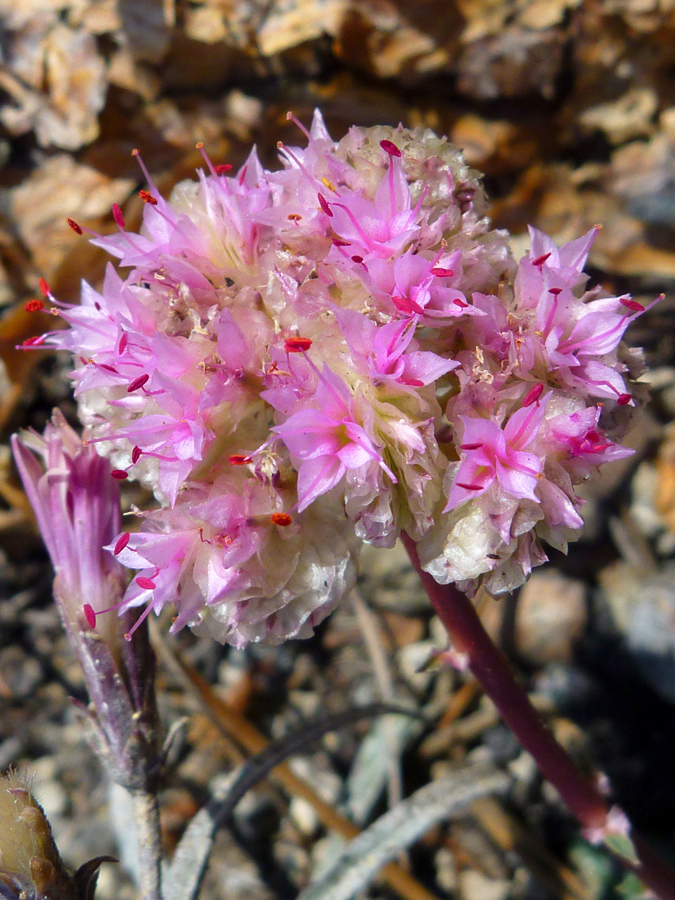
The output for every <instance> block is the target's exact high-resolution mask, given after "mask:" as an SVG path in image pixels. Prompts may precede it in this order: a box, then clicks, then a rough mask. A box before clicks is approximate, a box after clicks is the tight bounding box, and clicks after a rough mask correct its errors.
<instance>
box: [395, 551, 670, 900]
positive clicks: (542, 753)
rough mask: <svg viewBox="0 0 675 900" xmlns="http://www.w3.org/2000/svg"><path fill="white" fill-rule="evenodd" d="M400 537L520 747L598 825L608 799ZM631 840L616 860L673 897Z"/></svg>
mask: <svg viewBox="0 0 675 900" xmlns="http://www.w3.org/2000/svg"><path fill="white" fill-rule="evenodd" d="M402 540H403V543H404V545H405V548H406V550H407V551H408V555H409V556H410V559H411V562H412V564H413V566H414V567H415V569H416V570H417V572H418V573H419V576H420V578H421V579H422V584H423V585H424V589H425V590H426V592H427V594H428V595H429V599H430V600H431V603H432V605H433V607H434V610H435V611H436V614H437V615H438V617H439V619H440V620H441V622H442V623H443V625H444V627H445V629H446V631H447V632H448V635H449V637H450V641H451V643H452V646H453V648H454V649H455V650H456V651H457V652H459V653H465V654H466V655H467V657H468V661H469V667H470V669H471V671H472V672H473V674H474V675H475V676H476V678H477V679H478V681H479V682H480V683H481V685H482V686H483V689H484V691H485V693H486V694H487V695H488V696H489V697H490V699H491V700H492V701H493V702H494V704H495V706H496V707H497V709H498V710H499V712H500V713H501V715H502V718H503V719H504V721H505V722H506V724H507V725H508V726H509V728H510V729H511V731H512V732H513V733H514V734H515V736H516V737H517V738H518V740H519V741H520V743H521V744H522V746H523V747H524V748H525V750H527V751H528V752H529V753H530V754H531V755H532V756H533V757H534V759H535V760H536V762H537V765H538V766H539V769H540V771H541V773H542V775H543V776H544V777H545V778H546V779H547V780H548V781H549V782H550V783H551V784H552V785H553V786H554V787H555V788H556V789H557V790H558V793H559V794H560V796H561V797H562V799H563V801H564V803H565V804H566V805H567V807H568V809H569V810H570V812H572V814H573V815H574V816H575V817H576V818H577V819H578V820H579V822H580V823H581V824H582V825H583V826H584V827H585V828H602V826H603V825H605V823H606V821H607V814H608V812H609V804H608V803H607V801H606V799H605V798H604V797H603V795H602V794H601V793H600V791H599V790H598V788H597V787H596V786H595V785H594V784H593V783H592V782H591V781H590V780H589V779H588V778H586V777H585V776H584V775H583V774H582V773H581V772H580V771H579V769H578V768H577V766H576V765H575V763H574V762H573V760H572V759H571V757H570V756H569V754H568V753H567V751H566V750H564V749H563V747H561V745H560V744H559V743H558V742H557V740H556V739H555V737H554V736H553V733H552V732H551V731H550V730H549V729H548V728H547V726H546V725H545V723H544V722H543V720H542V719H541V717H540V716H539V714H538V713H537V711H536V710H535V709H534V707H533V706H532V704H531V703H530V701H529V699H528V696H527V693H526V692H525V691H524V689H523V688H522V687H521V686H520V685H519V684H518V682H517V681H516V679H515V678H514V675H513V673H512V671H511V668H510V666H509V664H508V662H507V661H506V658H505V657H504V656H503V654H502V653H501V652H500V651H499V649H498V648H497V647H496V646H495V644H494V643H493V641H492V639H491V638H490V636H489V635H488V633H487V632H486V631H485V629H484V628H483V625H482V623H481V621H480V619H479V617H478V614H477V613H476V610H475V608H474V606H473V604H472V603H471V601H470V600H469V599H468V598H467V597H466V596H465V595H464V594H463V593H462V592H461V591H459V590H457V588H456V587H455V586H454V585H452V584H447V585H442V584H438V582H436V581H435V580H434V579H433V578H432V577H431V575H429V574H428V573H427V572H425V571H424V570H423V569H422V568H421V566H420V561H419V557H418V556H417V548H416V546H415V542H414V541H413V540H411V538H410V537H409V536H408V535H407V534H403V535H402ZM631 839H632V841H633V845H634V847H635V850H636V852H637V856H638V859H639V863H638V865H636V866H632V865H630V864H629V863H628V862H627V861H626V859H624V858H623V857H619V859H620V861H621V862H622V864H623V865H625V866H626V867H627V868H630V869H632V871H634V872H635V873H636V874H637V875H638V876H639V878H640V879H641V880H642V881H643V882H644V883H645V884H646V885H647V886H648V887H649V888H651V890H652V891H654V893H655V894H656V895H657V896H658V897H659V898H661V900H675V872H673V871H672V870H671V869H670V867H669V866H667V865H666V864H665V863H663V862H662V861H661V859H659V857H657V856H656V855H655V854H654V853H653V852H652V851H651V850H650V849H649V847H648V846H647V845H646V844H645V842H644V841H643V840H642V839H641V838H639V837H638V836H636V835H635V833H634V832H631Z"/></svg>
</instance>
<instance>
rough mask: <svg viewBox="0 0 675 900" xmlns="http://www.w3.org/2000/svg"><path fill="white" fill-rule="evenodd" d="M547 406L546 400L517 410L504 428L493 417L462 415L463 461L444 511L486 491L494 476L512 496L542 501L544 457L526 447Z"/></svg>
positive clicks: (536, 431)
mask: <svg viewBox="0 0 675 900" xmlns="http://www.w3.org/2000/svg"><path fill="white" fill-rule="evenodd" d="M545 407H546V400H544V402H542V403H537V404H534V405H532V406H529V407H524V408H522V409H519V410H516V412H515V413H513V415H512V416H511V417H510V418H509V420H508V422H507V423H506V425H505V426H504V428H503V429H502V428H500V426H499V425H498V424H497V423H496V422H495V421H494V420H492V419H476V418H471V417H470V416H460V418H461V420H462V423H463V426H464V433H463V437H462V443H461V444H460V448H459V449H460V451H461V452H462V462H461V464H460V466H459V469H458V470H457V474H456V475H455V478H454V481H453V484H452V488H451V489H450V493H449V494H448V502H447V503H446V505H445V510H444V512H447V511H448V510H450V509H454V508H455V507H456V506H458V505H459V504H460V503H464V502H465V501H467V500H470V499H471V498H476V497H479V496H480V495H481V494H484V493H485V491H487V489H488V488H489V487H490V486H491V485H492V484H493V482H494V481H495V480H496V481H497V482H498V483H499V485H500V486H501V487H502V488H503V490H504V491H505V492H506V493H507V494H510V495H511V496H512V497H516V498H518V499H521V500H534V502H535V503H538V502H539V498H538V497H537V496H536V494H535V488H536V487H537V483H538V481H539V476H540V474H541V470H542V460H541V459H540V458H539V457H538V456H537V455H536V454H534V453H529V452H527V450H526V449H525V448H526V447H528V446H529V445H530V444H532V443H533V442H534V441H535V440H536V439H537V437H538V435H539V429H540V427H541V423H542V419H543V416H544V411H545Z"/></svg>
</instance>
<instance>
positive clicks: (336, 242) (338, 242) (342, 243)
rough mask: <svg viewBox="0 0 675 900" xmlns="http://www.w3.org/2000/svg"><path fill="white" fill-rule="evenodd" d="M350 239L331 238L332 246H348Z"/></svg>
mask: <svg viewBox="0 0 675 900" xmlns="http://www.w3.org/2000/svg"><path fill="white" fill-rule="evenodd" d="M350 244H351V241H343V240H342V239H341V238H333V246H334V247H349V246H350Z"/></svg>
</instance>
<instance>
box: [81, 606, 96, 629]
mask: <svg viewBox="0 0 675 900" xmlns="http://www.w3.org/2000/svg"><path fill="white" fill-rule="evenodd" d="M82 612H83V613H84V617H85V619H86V620H87V625H88V626H89V627H90V628H96V613H95V612H94V607H93V606H92V605H91V603H85V604H84V606H83V607H82Z"/></svg>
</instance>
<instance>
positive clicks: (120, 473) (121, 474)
mask: <svg viewBox="0 0 675 900" xmlns="http://www.w3.org/2000/svg"><path fill="white" fill-rule="evenodd" d="M110 474H111V475H112V477H113V478H114V479H115V480H116V481H124V480H125V479H126V478H128V477H129V473H128V472H125V471H124V469H113V470H112V472H111V473H110Z"/></svg>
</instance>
